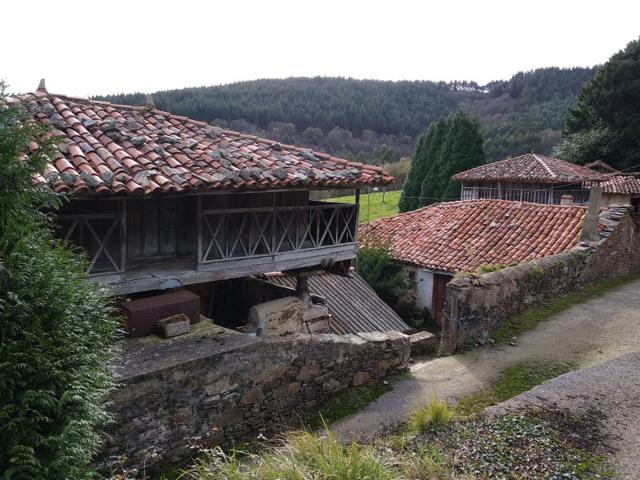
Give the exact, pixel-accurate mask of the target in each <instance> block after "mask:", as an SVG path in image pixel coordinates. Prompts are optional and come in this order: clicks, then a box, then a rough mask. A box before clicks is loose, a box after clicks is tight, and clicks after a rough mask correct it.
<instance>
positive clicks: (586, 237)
mask: <svg viewBox="0 0 640 480" xmlns="http://www.w3.org/2000/svg"><path fill="white" fill-rule="evenodd" d="M589 192H590V193H589V208H588V210H587V216H586V217H585V219H584V222H583V223H582V232H581V233H580V240H581V241H583V242H594V241H596V240H598V239H599V236H598V217H599V215H600V200H601V199H602V188H601V187H600V186H599V185H598V186H594V187H591V190H589Z"/></svg>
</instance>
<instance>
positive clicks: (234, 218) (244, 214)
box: [199, 204, 358, 264]
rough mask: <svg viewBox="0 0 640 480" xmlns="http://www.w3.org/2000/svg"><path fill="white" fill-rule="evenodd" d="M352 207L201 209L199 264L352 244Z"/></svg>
mask: <svg viewBox="0 0 640 480" xmlns="http://www.w3.org/2000/svg"><path fill="white" fill-rule="evenodd" d="M357 208H358V207H357V206H356V205H350V204H313V205H309V206H300V207H263V208H243V209H232V210H203V211H202V212H201V227H200V235H201V239H200V250H201V251H200V254H199V263H201V264H206V263H213V262H220V261H224V260H230V259H238V258H250V257H256V256H265V255H277V254H281V253H285V252H293V251H301V250H306V249H317V248H321V247H329V246H338V245H344V244H350V243H354V242H355V241H356V229H357V216H358V210H357Z"/></svg>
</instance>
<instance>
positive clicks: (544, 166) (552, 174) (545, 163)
mask: <svg viewBox="0 0 640 480" xmlns="http://www.w3.org/2000/svg"><path fill="white" fill-rule="evenodd" d="M532 155H533V158H535V159H536V160H537V161H538V163H540V165H542V168H544V169H545V170H546V171H547V172H549V175H551V176H552V177H553V178H557V175H556V173H555V172H554V171H553V169H552V168H551V167H550V166H549V165H548V164H547V162H545V160H544V159H545V158H547V157H544V156H542V155H538V154H537V153H533V154H532Z"/></svg>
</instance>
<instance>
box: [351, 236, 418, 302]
mask: <svg viewBox="0 0 640 480" xmlns="http://www.w3.org/2000/svg"><path fill="white" fill-rule="evenodd" d="M356 261H357V263H356V265H357V267H358V273H359V274H360V276H362V278H364V279H365V281H366V282H367V283H368V284H369V285H370V286H371V288H373V289H374V290H375V292H376V293H377V294H378V296H379V297H380V298H381V299H382V300H383V301H384V302H385V303H386V304H387V305H390V306H391V307H396V306H397V304H398V298H399V296H400V294H401V293H402V292H403V291H404V290H405V289H406V288H407V283H406V281H405V278H404V272H403V270H402V265H400V264H399V263H397V262H396V261H395V260H394V259H393V258H391V255H390V254H389V249H388V248H387V247H386V246H385V245H380V244H374V245H365V246H363V247H361V248H360V249H359V250H358V257H357V260H356Z"/></svg>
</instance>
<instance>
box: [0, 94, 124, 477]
mask: <svg viewBox="0 0 640 480" xmlns="http://www.w3.org/2000/svg"><path fill="white" fill-rule="evenodd" d="M0 90H2V86H1V85H0ZM0 93H2V92H1V91H0ZM0 102H2V98H0ZM24 119H25V117H24V116H23V113H22V112H21V111H20V110H19V109H17V108H15V107H6V108H0V338H1V339H2V340H1V342H0V392H2V394H1V395H0V477H1V478H3V479H12V480H14V479H15V480H17V479H31V480H38V479H82V478H88V477H89V476H91V471H90V470H89V468H88V466H87V465H88V463H89V462H90V460H91V457H92V455H93V454H94V452H95V451H96V449H97V447H98V445H99V435H98V433H97V432H96V431H95V427H96V426H97V425H99V424H100V423H102V422H104V421H105V420H106V419H107V414H106V412H105V410H104V408H103V401H104V397H105V394H106V393H107V392H108V391H109V389H110V388H111V375H110V372H109V369H108V367H109V360H110V358H111V355H112V350H113V349H112V346H111V341H112V339H113V336H114V333H115V321H114V319H113V316H112V310H111V307H110V306H109V305H108V304H107V301H106V300H105V298H106V297H105V294H104V292H102V291H101V290H99V289H98V288H97V287H95V286H93V285H92V284H89V283H88V282H86V281H85V280H84V279H83V272H84V268H85V261H84V259H83V258H82V257H81V256H79V255H78V254H77V253H75V252H73V251H71V250H70V249H69V248H68V247H67V246H66V245H64V244H62V243H61V242H59V241H57V240H55V239H54V236H53V233H52V227H51V224H50V220H49V217H48V216H47V215H46V214H45V213H43V212H45V209H50V208H52V207H56V206H59V203H60V199H59V198H58V197H57V196H56V195H55V194H53V193H52V192H51V191H49V190H47V189H44V188H37V187H34V186H33V184H32V174H34V173H35V172H40V171H41V170H42V167H43V165H44V162H45V161H46V159H47V154H48V153H49V152H50V150H49V149H50V145H51V142H52V140H46V139H45V138H44V137H43V135H44V134H45V132H44V131H43V129H42V128H40V127H37V126H35V125H32V124H28V123H26V122H24V121H23V120H24ZM36 140H37V141H38V142H39V148H38V149H36V150H35V151H33V152H30V153H29V144H30V143H31V142H32V141H36ZM21 157H22V158H23V159H22V160H21Z"/></svg>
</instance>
